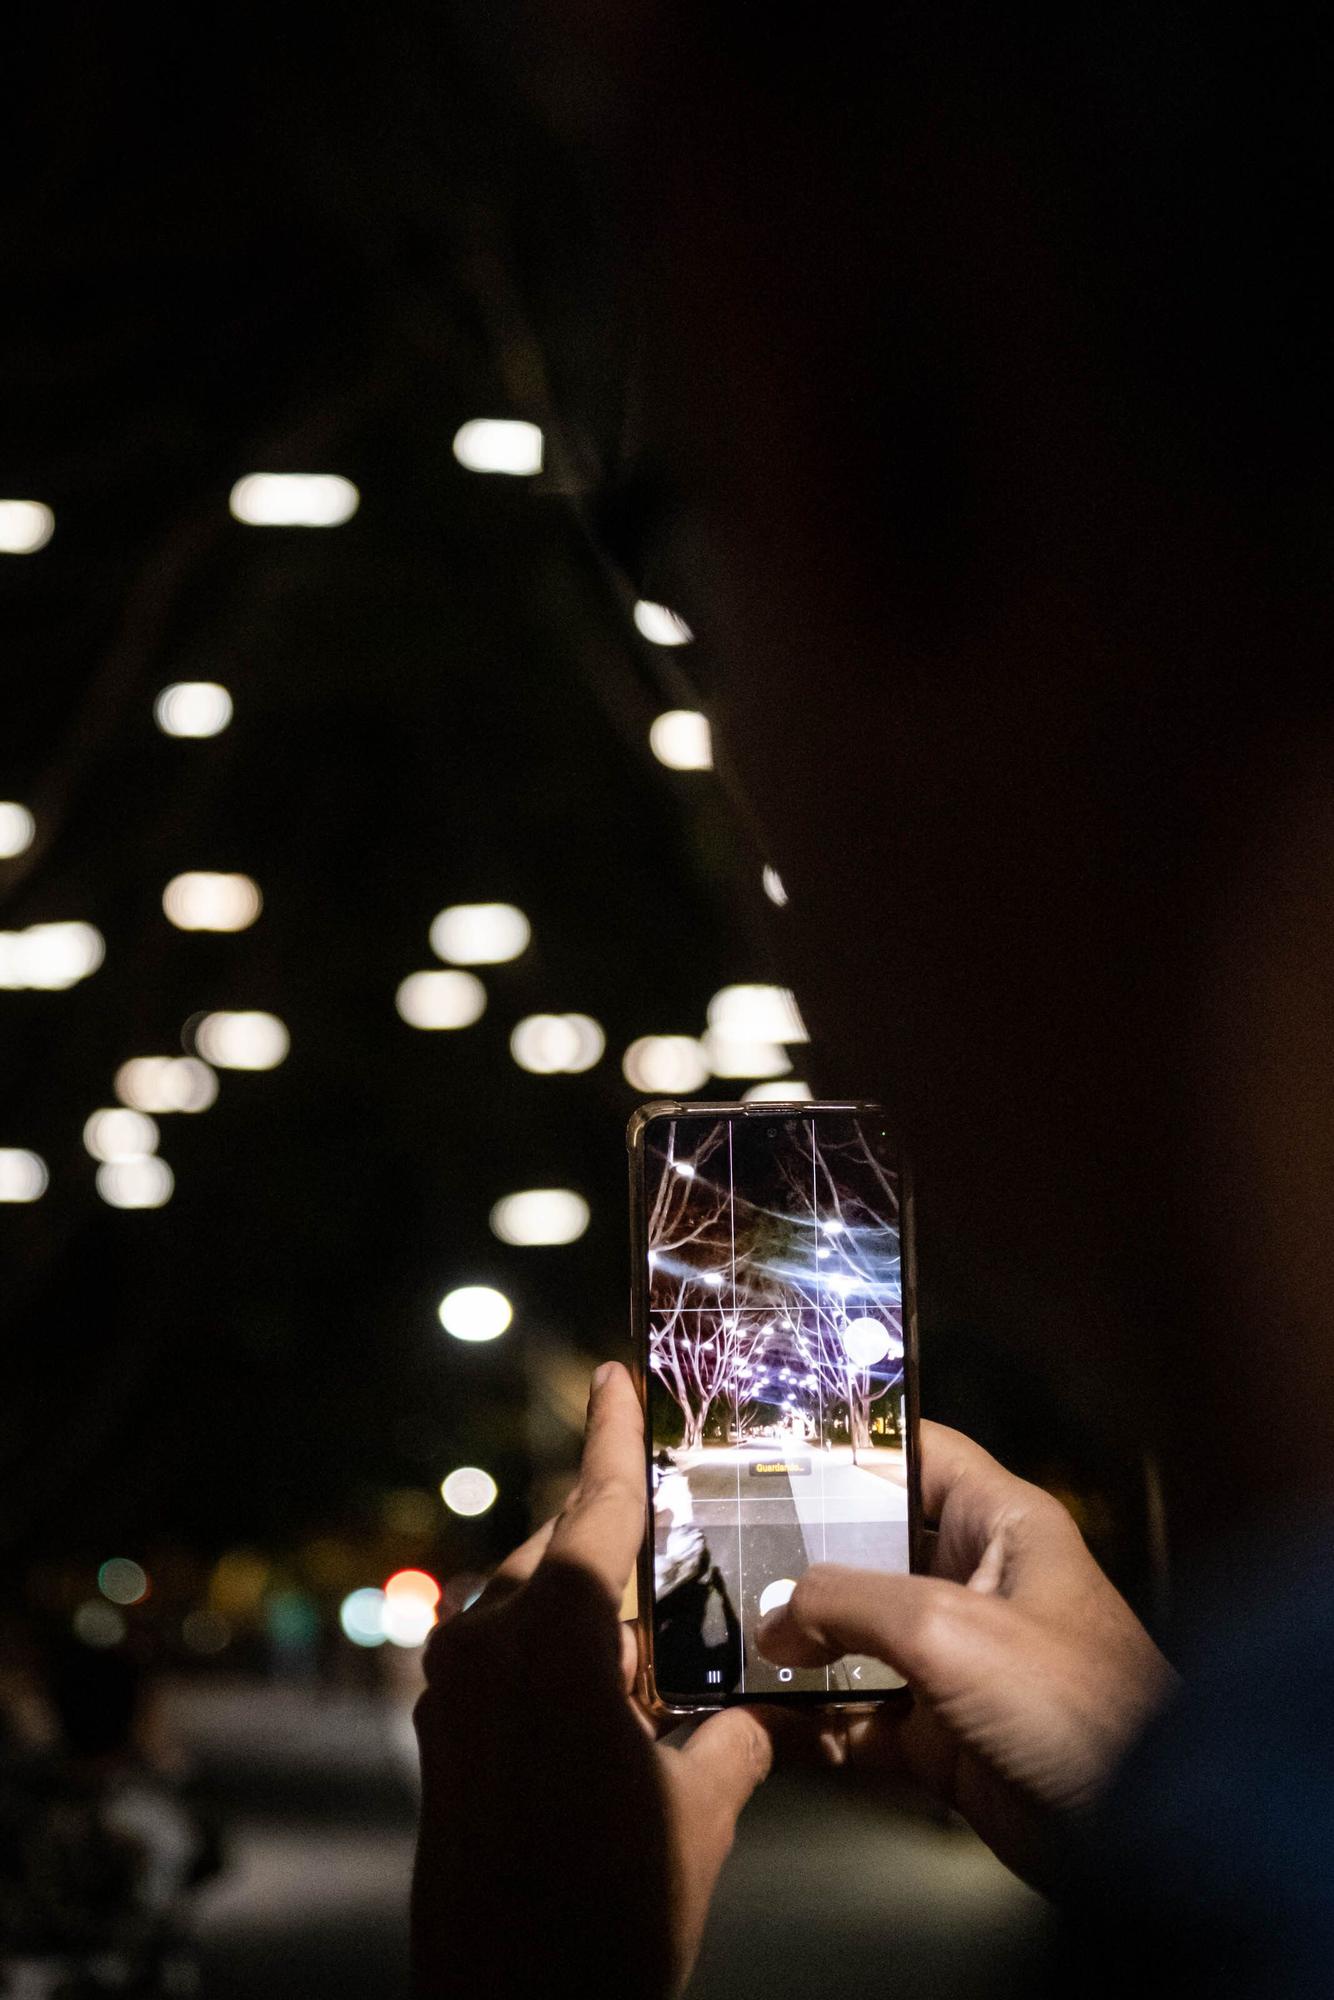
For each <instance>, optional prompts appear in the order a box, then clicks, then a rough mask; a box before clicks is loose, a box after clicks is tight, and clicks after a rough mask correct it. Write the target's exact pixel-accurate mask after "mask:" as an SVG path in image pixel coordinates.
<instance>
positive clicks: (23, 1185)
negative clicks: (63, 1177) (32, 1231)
mask: <svg viewBox="0 0 1334 2000" xmlns="http://www.w3.org/2000/svg"><path fill="white" fill-rule="evenodd" d="M49 1178H50V1176H49V1175H48V1174H47V1171H46V1161H45V1160H44V1159H43V1158H42V1156H41V1154H40V1153H30V1152H29V1151H28V1148H27V1147H26V1146H0V1201H40V1200H41V1198H42V1196H43V1195H44V1194H45V1193H46V1189H47V1184H48V1181H49Z"/></svg>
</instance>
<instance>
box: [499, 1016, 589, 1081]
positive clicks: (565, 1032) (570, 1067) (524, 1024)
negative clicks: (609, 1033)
mask: <svg viewBox="0 0 1334 2000" xmlns="http://www.w3.org/2000/svg"><path fill="white" fill-rule="evenodd" d="M606 1046H607V1037H606V1036H605V1035H604V1033H603V1032H602V1029H601V1027H600V1026H599V1024H598V1023H597V1022H596V1021H595V1020H594V1019H593V1018H592V1016H591V1015H589V1014H527V1015H525V1016H524V1018H523V1020H522V1021H519V1022H518V1023H517V1024H516V1026H515V1028H514V1031H513V1033H512V1034H511V1036H510V1054H511V1055H512V1056H513V1058H514V1060H515V1062H516V1063H517V1064H518V1065H519V1068H520V1069H526V1070H530V1071H531V1072H532V1074H533V1075H534V1076H557V1075H578V1074H580V1073H581V1072H582V1071H584V1070H586V1069H592V1067H593V1065H594V1064H595V1063H598V1062H601V1060H602V1054H603V1050H604V1049H605V1048H606Z"/></svg>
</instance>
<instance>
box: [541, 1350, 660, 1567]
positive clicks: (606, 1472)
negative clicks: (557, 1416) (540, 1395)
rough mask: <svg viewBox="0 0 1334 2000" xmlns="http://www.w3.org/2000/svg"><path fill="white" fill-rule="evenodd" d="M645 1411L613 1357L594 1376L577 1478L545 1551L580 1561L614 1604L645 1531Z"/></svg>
mask: <svg viewBox="0 0 1334 2000" xmlns="http://www.w3.org/2000/svg"><path fill="white" fill-rule="evenodd" d="M646 1496H647V1485H646V1481H645V1475H644V1415H643V1411H642V1410H641V1408H640V1405H639V1396H638V1394H637V1393H636V1390H635V1387H634V1384H633V1383H632V1382H631V1380H630V1377H629V1375H628V1374H627V1373H626V1371H625V1369H624V1368H622V1367H621V1365H620V1363H619V1362H615V1361H608V1362H604V1364H603V1366H602V1367H601V1368H599V1369H598V1371H597V1373H596V1374H595V1375H594V1377H593V1390H592V1394H591V1395H590V1397H589V1400H588V1423H587V1427H586V1429H585V1431H584V1455H583V1459H582V1462H581V1464H580V1467H579V1478H578V1481H577V1482H576V1485H575V1488H574V1491H573V1493H571V1495H570V1498H569V1500H568V1501H567V1502H566V1504H565V1511H564V1512H563V1513H562V1514H561V1516H560V1518H559V1519H558V1520H557V1522H556V1525H555V1527H554V1529H553V1530H552V1535H551V1540H550V1542H549V1544H548V1553H549V1554H550V1555H551V1556H552V1557H553V1558H555V1557H558V1558H559V1559H560V1560H561V1561H562V1562H571V1563H577V1564H579V1565H580V1566H581V1567H582V1568H583V1569H586V1570H587V1571H589V1573H590V1574H591V1575H593V1576H595V1577H597V1579H598V1580H599V1582H600V1583H602V1584H603V1585H605V1587H606V1589H607V1590H608V1591H610V1593H611V1595H612V1596H613V1597H614V1598H615V1599H616V1600H617V1603H618V1604H619V1602H620V1600H621V1597H622V1595H623V1593H624V1591H625V1586H626V1583H627V1581H628V1579H629V1576H630V1572H631V1570H632V1569H633V1567H634V1562H635V1557H636V1556H637V1555H638V1553H639V1544H640V1541H641V1540H642V1538H643V1534H644V1509H645V1504H646Z"/></svg>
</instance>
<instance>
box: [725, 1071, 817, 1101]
mask: <svg viewBox="0 0 1334 2000" xmlns="http://www.w3.org/2000/svg"><path fill="white" fill-rule="evenodd" d="M741 1102H742V1103H743V1104H809V1103H810V1102H811V1087H810V1085H809V1084H808V1083H794V1082H792V1081H791V1080H790V1079H789V1078H786V1077H785V1078H784V1079H783V1081H782V1082H781V1083H756V1084H753V1085H752V1086H751V1088H750V1089H749V1090H743V1091H742V1093H741Z"/></svg>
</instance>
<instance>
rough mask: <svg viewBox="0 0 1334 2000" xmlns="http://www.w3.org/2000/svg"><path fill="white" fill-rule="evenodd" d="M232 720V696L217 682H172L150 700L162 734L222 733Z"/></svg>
mask: <svg viewBox="0 0 1334 2000" xmlns="http://www.w3.org/2000/svg"><path fill="white" fill-rule="evenodd" d="M231 719H232V698H231V696H230V695H229V694H228V692H227V690H226V688H225V687H223V686H222V684H221V682H219V681H173V682H172V684H171V686H170V687H164V688H163V690H162V692H161V694H160V695H159V696H158V698H157V700H156V701H155V702H154V703H153V720H154V721H155V722H156V724H157V726H158V728H159V729H160V730H161V731H162V733H163V735H164V736H196V737H202V736H221V734H222V732H223V730H224V729H225V728H226V727H227V724H228V723H229V722H230V721H231Z"/></svg>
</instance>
